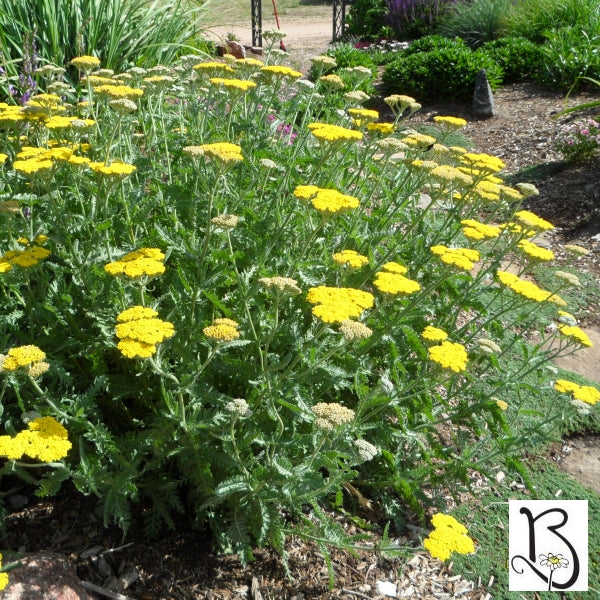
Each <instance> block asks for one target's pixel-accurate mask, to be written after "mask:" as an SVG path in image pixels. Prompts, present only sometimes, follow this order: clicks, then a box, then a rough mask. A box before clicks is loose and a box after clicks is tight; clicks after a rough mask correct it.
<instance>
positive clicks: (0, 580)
mask: <svg viewBox="0 0 600 600" xmlns="http://www.w3.org/2000/svg"><path fill="white" fill-rule="evenodd" d="M0 568H2V554H0ZM7 585H8V573H0V590H3V589H4V588H5V587H6V586H7Z"/></svg>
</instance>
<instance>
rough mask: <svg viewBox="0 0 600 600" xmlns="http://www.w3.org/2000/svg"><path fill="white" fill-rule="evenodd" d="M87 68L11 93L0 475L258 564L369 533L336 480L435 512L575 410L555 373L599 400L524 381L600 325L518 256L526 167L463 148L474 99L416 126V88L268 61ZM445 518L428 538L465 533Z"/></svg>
mask: <svg viewBox="0 0 600 600" xmlns="http://www.w3.org/2000/svg"><path fill="white" fill-rule="evenodd" d="M274 56H275V58H277V56H276V55H275V54H274ZM92 63H94V64H92ZM72 64H74V65H77V64H83V63H82V61H81V60H80V61H77V60H73V61H72ZM85 64H86V65H87V67H89V68H87V67H86V68H87V70H84V71H83V72H82V73H81V75H82V79H81V81H80V84H79V86H78V87H77V88H76V89H75V88H70V89H69V90H68V91H65V92H64V93H65V94H66V95H65V96H62V97H59V96H57V95H53V94H44V95H43V96H41V97H35V96H34V97H33V98H32V99H31V100H30V101H29V102H28V103H27V104H26V105H25V106H24V107H14V106H9V105H6V104H3V105H0V131H1V133H2V140H3V148H2V151H3V152H4V154H3V157H4V158H3V162H2V166H1V167H0V168H1V169H2V182H1V184H0V192H1V198H0V227H1V228H2V232H3V236H2V239H3V244H4V247H3V248H1V249H0V250H1V252H2V253H3V258H2V259H0V290H1V291H2V297H3V302H2V304H1V306H0V312H1V318H0V340H1V344H2V347H0V350H1V351H2V352H3V356H2V359H1V365H2V366H1V369H0V385H1V387H0V401H1V403H2V414H1V421H2V425H3V428H4V430H5V432H6V437H2V440H3V441H2V440H0V441H2V444H3V445H2V448H3V450H2V451H3V453H4V454H3V456H5V457H6V459H5V461H6V462H5V464H4V466H3V469H2V473H9V472H10V473H17V474H21V475H23V476H24V477H26V479H27V481H30V482H31V481H37V483H38V485H39V494H41V495H45V494H51V493H54V492H56V491H57V489H58V488H59V486H60V484H61V482H63V481H65V480H68V479H70V480H72V482H73V483H74V485H75V486H76V487H77V489H79V490H80V491H82V492H83V493H85V494H95V495H96V496H97V497H98V499H99V501H100V503H101V505H102V506H103V510H104V519H105V521H106V523H110V522H113V521H114V522H117V523H118V524H120V525H121V526H122V527H123V528H125V529H126V528H127V527H129V526H130V524H131V522H132V519H133V518H134V517H135V518H137V515H138V514H139V513H138V512H137V511H135V512H134V511H133V509H134V508H135V507H136V506H138V505H143V506H145V507H148V508H149V510H146V511H144V514H145V515H146V516H145V520H146V522H145V525H146V528H147V531H148V534H149V535H156V534H157V533H158V532H159V531H160V530H161V528H162V527H163V526H165V525H166V526H169V527H174V526H175V523H176V522H175V517H176V515H177V513H182V514H188V515H191V517H192V520H193V523H194V525H195V526H196V527H198V528H203V527H210V529H211V530H212V532H213V539H214V541H215V545H216V546H217V547H219V548H220V549H221V550H229V551H237V552H240V554H241V555H242V557H243V559H245V560H249V559H251V556H252V554H251V551H252V548H253V547H254V546H255V545H257V544H258V545H271V546H273V547H274V548H276V549H277V550H278V551H279V552H280V553H281V554H282V556H285V542H286V538H287V537H288V536H290V535H299V536H304V537H305V538H307V539H311V540H313V541H314V542H316V543H317V544H319V545H320V546H321V547H322V548H325V547H326V546H327V545H328V544H333V545H345V546H348V545H354V547H359V546H360V543H361V542H360V539H362V538H360V539H358V538H357V539H352V538H351V539H348V538H347V537H346V536H345V534H344V532H343V531H342V529H341V528H340V527H339V525H337V524H336V523H335V521H334V520H333V519H331V518H330V517H329V516H328V512H327V511H326V510H324V506H331V504H330V503H333V504H334V505H337V506H339V503H340V502H343V501H344V500H343V490H347V489H360V490H361V492H362V493H363V494H365V495H367V496H368V497H371V498H373V499H375V500H380V501H381V502H382V506H383V507H384V509H385V510H386V511H387V516H388V517H389V519H390V520H394V519H398V514H397V511H398V506H399V505H400V503H399V501H398V499H399V500H400V501H401V502H403V503H404V505H405V506H408V507H410V509H411V510H412V511H415V512H417V514H418V515H420V516H421V518H424V515H425V512H424V511H425V508H427V507H428V506H434V507H436V508H437V509H438V510H442V509H443V508H444V506H443V504H442V503H441V500H440V498H441V497H442V495H441V494H439V492H440V491H441V490H445V491H446V490H450V491H457V490H460V489H462V488H464V486H467V485H468V482H469V480H470V478H471V475H472V474H473V472H475V471H478V472H481V473H483V474H489V473H490V469H491V468H492V466H493V465H495V464H497V461H499V460H504V461H507V462H508V463H510V464H513V465H514V464H518V458H519V456H520V452H521V451H522V449H523V448H524V447H527V446H528V444H529V443H530V442H532V441H534V440H539V439H540V438H543V437H544V435H550V432H551V431H552V426H553V421H554V420H556V419H559V418H562V417H563V416H564V415H568V414H570V413H572V414H575V413H576V411H577V408H576V407H574V406H573V405H572V404H571V401H570V399H569V398H568V397H567V396H565V395H562V394H563V393H564V392H569V393H573V394H574V395H575V398H578V399H579V401H583V402H588V400H589V399H597V397H596V396H595V395H594V393H592V392H590V391H589V390H584V392H580V391H578V390H577V389H575V388H573V387H569V386H568V385H566V384H564V383H557V384H555V383H554V382H553V381H551V380H550V379H548V381H547V386H546V387H547V390H546V391H548V390H554V387H555V385H556V390H555V391H553V393H554V394H555V407H556V410H555V411H554V412H551V413H550V414H541V413H540V412H539V411H537V412H536V411H535V410H531V407H530V406H528V405H526V403H525V400H515V399H516V398H524V397H525V390H524V389H522V386H525V384H524V383H523V382H524V380H525V377H526V376H527V375H528V374H529V373H531V372H533V371H537V370H539V369H540V368H542V367H543V365H544V364H545V363H546V362H547V361H548V360H550V359H551V358H552V357H554V356H558V355H564V354H568V353H571V352H574V351H576V350H577V349H578V348H579V347H581V346H587V345H588V343H589V340H588V339H587V338H586V336H585V334H584V333H583V332H582V331H581V330H579V329H578V327H577V326H576V324H573V323H571V324H565V323H564V322H560V321H559V317H560V314H559V311H564V310H565V308H567V307H566V306H565V305H566V302H565V300H564V298H563V297H562V296H561V293H563V290H565V289H567V288H568V286H569V285H571V283H572V282H569V281H568V280H567V279H556V285H554V286H553V287H552V288H551V289H543V288H541V287H539V286H537V285H536V284H535V283H533V282H532V281H531V280H530V279H529V278H528V275H529V274H530V273H531V269H532V268H533V267H534V266H537V265H538V264H539V262H540V261H541V260H545V259H547V258H548V257H547V256H545V255H544V253H543V252H538V251H537V250H536V249H535V248H536V247H537V246H536V245H535V236H536V234H538V233H539V232H541V231H544V230H547V229H550V228H552V225H551V224H550V223H548V222H547V221H544V220H543V219H540V218H539V217H537V216H536V215H534V214H532V213H530V212H528V211H524V210H520V209H521V206H520V204H521V201H522V200H523V198H524V197H525V196H526V195H527V194H532V193H535V192H536V190H535V188H533V186H530V185H522V186H516V187H510V186H507V185H505V184H504V182H503V180H502V178H501V177H500V176H499V175H498V174H499V172H500V171H501V170H502V167H503V164H502V162H501V161H500V160H499V159H497V158H494V157H491V156H488V155H485V154H478V153H473V152H468V151H467V150H466V149H464V148H461V147H456V146H451V145H446V143H445V139H446V137H447V136H448V135H449V134H450V133H452V132H453V131H455V130H456V129H457V128H460V127H461V126H462V124H463V122H462V121H461V120H460V119H455V118H452V117H447V118H442V119H439V120H438V123H437V126H438V128H439V135H438V136H436V137H432V136H431V135H423V134H420V133H416V132H414V131H404V129H403V120H402V116H403V114H406V111H408V112H409V113H410V112H412V111H413V110H417V109H418V105H417V104H416V103H415V101H414V100H413V99H412V98H409V97H406V96H400V95H398V96H394V97H390V98H389V99H388V100H387V101H388V104H389V105H390V106H392V107H394V114H395V119H394V122H393V123H382V122H381V121H380V119H379V115H378V114H377V113H376V112H375V111H372V110H365V109H362V108H361V107H360V104H361V103H362V101H364V99H365V98H363V97H362V96H358V95H356V94H348V93H347V92H348V90H345V89H343V88H340V89H335V90H332V89H331V88H330V87H329V88H327V89H325V88H324V87H323V86H319V85H315V84H313V83H311V82H309V81H305V80H303V79H299V74H298V73H296V72H294V71H292V70H291V69H286V68H278V69H274V68H272V67H273V65H266V64H263V63H261V62H260V61H258V60H256V59H239V60H238V59H235V58H233V57H230V56H225V57H224V59H223V61H222V62H221V61H202V60H201V59H200V58H198V57H195V56H182V57H181V58H180V59H179V61H178V62H177V63H176V64H175V65H174V66H172V67H162V66H161V67H156V68H153V69H150V70H144V69H140V68H137V67H134V68H132V69H130V70H128V71H126V72H124V73H117V74H111V73H105V72H102V71H100V72H96V71H94V70H93V69H94V68H95V61H92V62H90V61H89V59H88V60H87V62H86V63H85ZM100 66H101V65H100ZM275 66H277V65H276V64H275ZM107 80H108V81H107ZM342 85H344V84H343V83H342ZM338 87H339V86H338ZM340 106H344V107H345V109H344V110H340V109H339V107H340ZM357 109H359V110H357ZM282 124H285V127H286V130H285V133H282V132H283V129H282V127H281V125H282ZM377 124H378V125H379V126H374V125H377ZM424 200H425V201H424ZM507 214H512V215H513V216H512V218H510V219H508V220H507V219H506V215H507ZM481 215H485V217H482V216H481ZM30 240H32V241H30ZM534 246H535V247H534ZM548 321H555V322H556V323H557V324H558V323H560V326H558V325H557V326H556V327H554V328H550V327H544V326H543V325H544V324H547V323H548ZM532 330H539V332H540V335H541V338H540V341H539V343H537V344H531V343H530V342H528V341H527V338H528V337H531V336H528V333H529V332H531V331H532ZM550 340H555V341H556V343H555V344H553V345H552V346H550V345H549V344H548V342H549V341H550ZM515 357H518V360H517V361H515ZM526 392H527V395H533V396H534V398H533V401H534V402H535V394H536V393H539V392H538V391H537V390H532V389H530V388H527V390H526ZM589 404H590V405H591V404H592V403H591V402H590V403H589ZM44 419H51V421H44ZM24 422H25V423H27V427H25V426H24V425H23V423H24ZM515 423H518V429H515V428H514V424H515ZM23 432H25V434H24V433H23ZM44 432H49V433H48V435H49V436H50V437H49V438H48V441H47V444H46V446H44V447H42V448H40V449H39V451H37V450H36V452H35V453H29V451H28V450H27V449H26V447H25V446H23V447H22V448H21V447H19V448H18V449H16V450H14V451H13V450H11V448H12V447H13V446H14V441H11V440H15V439H18V440H21V441H22V440H24V439H25V438H27V439H31V440H33V441H34V442H36V443H37V441H39V438H40V437H43V436H44V435H45V433H44ZM19 436H20V437H19ZM19 443H20V442H19ZM32 443H33V442H32ZM11 444H12V446H11ZM21 450H23V451H22V452H21ZM17 454H18V456H17ZM36 461H37V462H36ZM39 461H42V463H44V462H45V463H46V466H45V467H44V468H43V469H40V468H39V465H40V462H39ZM34 478H35V479H34ZM350 485H351V486H352V487H351V488H350ZM347 501H348V502H350V499H348V500H347ZM440 514H441V513H440ZM438 521H439V523H438ZM438 521H434V525H435V527H436V531H437V532H438V533H435V534H432V536H430V538H429V539H430V540H432V541H430V542H428V543H429V544H430V545H431V544H433V546H435V547H436V548H437V550H436V552H437V554H436V555H438V556H439V557H440V558H446V557H447V556H448V554H449V553H450V552H451V551H452V550H453V549H454V550H455V551H459V552H461V551H473V550H476V548H475V546H474V545H473V543H472V541H470V539H469V538H467V537H466V535H465V533H464V531H463V529H464V528H461V527H462V526H459V525H458V524H456V525H455V524H454V523H451V524H450V525H448V523H449V520H448V519H446V521H444V518H442V517H439V518H438ZM443 523H446V525H447V527H446V529H447V531H445V530H444V531H445V533H444V532H443V531H442V530H441V529H440V528H441V527H442V525H443ZM440 531H442V533H440ZM435 540H437V541H435ZM434 541H435V542H434ZM362 544H363V545H362V547H369V544H368V543H366V542H362Z"/></svg>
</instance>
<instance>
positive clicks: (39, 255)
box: [0, 235, 51, 273]
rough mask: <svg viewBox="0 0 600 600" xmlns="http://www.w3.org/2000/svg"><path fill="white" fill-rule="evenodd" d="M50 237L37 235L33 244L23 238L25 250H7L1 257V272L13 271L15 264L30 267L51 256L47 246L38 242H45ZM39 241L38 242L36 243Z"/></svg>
mask: <svg viewBox="0 0 600 600" xmlns="http://www.w3.org/2000/svg"><path fill="white" fill-rule="evenodd" d="M47 239H48V238H47V237H46V236H45V235H44V236H41V235H40V236H37V237H36V238H35V240H34V243H33V244H30V242H29V240H27V239H26V238H21V239H20V240H19V242H20V243H22V244H23V245H25V246H26V248H24V249H23V250H7V251H6V252H5V253H4V254H3V255H2V256H1V257H0V273H8V272H9V271H12V268H13V267H14V266H17V267H22V268H23V269H29V268H30V267H35V266H36V265H37V264H38V263H39V262H40V261H42V260H44V259H45V258H47V257H48V256H50V254H51V252H50V250H48V249H47V248H43V247H42V246H40V245H38V244H43V243H45V242H46V240H47ZM35 242H37V243H35Z"/></svg>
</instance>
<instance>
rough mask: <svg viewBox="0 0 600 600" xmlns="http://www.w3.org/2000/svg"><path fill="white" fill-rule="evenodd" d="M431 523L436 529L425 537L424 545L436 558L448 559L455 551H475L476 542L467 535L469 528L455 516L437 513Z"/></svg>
mask: <svg viewBox="0 0 600 600" xmlns="http://www.w3.org/2000/svg"><path fill="white" fill-rule="evenodd" d="M431 523H432V525H433V526H434V530H433V531H432V532H431V533H430V534H429V537H428V538H426V539H425V541H424V542H423V546H424V547H425V548H426V549H427V550H429V554H431V556H433V557H434V558H439V559H440V560H447V559H448V558H450V555H451V554H452V553H453V552H457V553H458V554H472V553H473V552H475V544H474V542H473V540H472V539H471V538H470V537H469V536H468V535H467V534H468V530H467V528H466V527H465V526H464V525H462V524H461V523H459V522H458V521H457V520H456V519H455V518H454V517H453V516H451V515H444V514H442V513H437V514H435V515H433V518H432V519H431Z"/></svg>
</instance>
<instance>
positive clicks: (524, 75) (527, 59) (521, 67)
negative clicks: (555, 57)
mask: <svg viewBox="0 0 600 600" xmlns="http://www.w3.org/2000/svg"><path fill="white" fill-rule="evenodd" d="M481 51H482V52H484V53H485V54H487V55H488V56H489V57H490V58H492V59H493V60H494V61H495V62H496V63H498V64H499V65H500V67H501V68H502V71H503V72H504V77H503V83H517V82H520V81H526V80H529V79H533V78H534V76H536V75H537V73H538V72H539V71H540V69H541V65H542V57H543V51H542V49H541V48H540V46H538V45H537V44H534V43H533V42H530V41H529V40H527V39H525V38H515V37H506V38H500V39H499V40H494V41H492V42H486V43H485V44H483V46H482V47H481Z"/></svg>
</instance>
